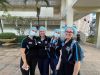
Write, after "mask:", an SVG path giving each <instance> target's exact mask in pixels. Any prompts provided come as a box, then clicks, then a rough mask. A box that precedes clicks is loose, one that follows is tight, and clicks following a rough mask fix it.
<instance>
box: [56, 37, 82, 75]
mask: <svg viewBox="0 0 100 75" xmlns="http://www.w3.org/2000/svg"><path fill="white" fill-rule="evenodd" d="M72 42H73V39H71V40H70V41H69V42H67V43H65V44H64V46H63V47H62V57H61V65H60V69H59V71H58V74H57V75H73V71H74V65H75V62H77V61H80V60H81V52H80V49H81V47H80V46H79V44H78V43H77V42H75V44H73V46H72V48H71V44H72Z"/></svg>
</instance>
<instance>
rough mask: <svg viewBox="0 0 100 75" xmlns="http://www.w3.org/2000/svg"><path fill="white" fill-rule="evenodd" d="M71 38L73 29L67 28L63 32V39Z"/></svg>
mask: <svg viewBox="0 0 100 75" xmlns="http://www.w3.org/2000/svg"><path fill="white" fill-rule="evenodd" d="M72 37H73V29H72V28H68V29H67V30H66V31H65V38H66V39H71V38H72Z"/></svg>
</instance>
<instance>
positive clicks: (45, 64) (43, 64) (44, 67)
mask: <svg viewBox="0 0 100 75" xmlns="http://www.w3.org/2000/svg"><path fill="white" fill-rule="evenodd" d="M50 40H51V39H50V37H47V36H46V28H45V27H43V26H41V27H40V28H39V37H38V48H39V61H38V68H39V71H40V75H49V58H50V55H49V43H50Z"/></svg>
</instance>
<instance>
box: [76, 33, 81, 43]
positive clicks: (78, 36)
mask: <svg viewBox="0 0 100 75" xmlns="http://www.w3.org/2000/svg"><path fill="white" fill-rule="evenodd" d="M76 40H77V42H79V43H80V41H81V39H80V32H78V33H77V38H76Z"/></svg>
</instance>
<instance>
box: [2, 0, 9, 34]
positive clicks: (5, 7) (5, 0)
mask: <svg viewBox="0 0 100 75" xmlns="http://www.w3.org/2000/svg"><path fill="white" fill-rule="evenodd" d="M7 5H10V4H9V2H8V1H7V0H0V10H3V11H7ZM0 28H1V32H3V27H2V25H1V19H0Z"/></svg>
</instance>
